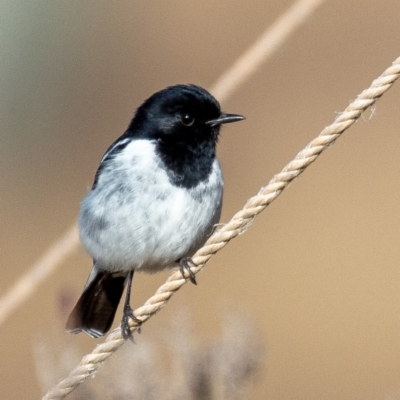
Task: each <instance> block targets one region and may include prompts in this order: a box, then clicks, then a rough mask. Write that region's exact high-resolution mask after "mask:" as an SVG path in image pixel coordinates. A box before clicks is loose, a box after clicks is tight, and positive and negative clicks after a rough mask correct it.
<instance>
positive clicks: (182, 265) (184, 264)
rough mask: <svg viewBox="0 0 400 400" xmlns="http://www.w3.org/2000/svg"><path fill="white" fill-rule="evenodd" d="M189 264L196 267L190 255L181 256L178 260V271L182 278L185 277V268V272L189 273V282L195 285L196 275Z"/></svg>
mask: <svg viewBox="0 0 400 400" xmlns="http://www.w3.org/2000/svg"><path fill="white" fill-rule="evenodd" d="M190 264H192V265H193V266H195V267H196V264H195V263H194V262H193V260H192V259H191V258H190V257H184V258H181V259H180V260H179V271H180V273H181V274H182V277H183V278H184V279H186V276H185V270H186V271H187V273H188V274H189V280H190V282H192V283H193V285H197V282H196V275H195V274H194V272H193V271H192V269H191V268H190Z"/></svg>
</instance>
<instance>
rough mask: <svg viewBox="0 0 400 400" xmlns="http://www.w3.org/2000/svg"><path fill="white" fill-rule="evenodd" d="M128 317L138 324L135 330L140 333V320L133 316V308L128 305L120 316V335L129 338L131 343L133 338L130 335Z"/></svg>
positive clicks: (133, 341) (125, 338)
mask: <svg viewBox="0 0 400 400" xmlns="http://www.w3.org/2000/svg"><path fill="white" fill-rule="evenodd" d="M130 319H131V320H133V321H135V322H136V323H137V324H138V327H137V328H136V330H137V331H138V333H140V331H141V329H140V325H141V324H142V321H141V320H140V319H138V318H136V317H135V315H134V314H133V310H132V308H131V307H130V306H125V307H124V314H123V316H122V321H121V335H122V337H123V339H124V340H127V339H129V340H130V341H131V342H132V343H135V340H134V339H133V335H132V330H131V328H130V326H129V320H130Z"/></svg>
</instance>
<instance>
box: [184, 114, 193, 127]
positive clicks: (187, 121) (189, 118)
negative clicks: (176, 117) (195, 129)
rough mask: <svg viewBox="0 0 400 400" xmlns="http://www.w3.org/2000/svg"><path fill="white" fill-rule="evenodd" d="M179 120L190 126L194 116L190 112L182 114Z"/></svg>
mask: <svg viewBox="0 0 400 400" xmlns="http://www.w3.org/2000/svg"><path fill="white" fill-rule="evenodd" d="M181 122H182V124H183V125H185V126H192V125H193V123H194V117H193V116H192V115H191V114H183V115H182V117H181Z"/></svg>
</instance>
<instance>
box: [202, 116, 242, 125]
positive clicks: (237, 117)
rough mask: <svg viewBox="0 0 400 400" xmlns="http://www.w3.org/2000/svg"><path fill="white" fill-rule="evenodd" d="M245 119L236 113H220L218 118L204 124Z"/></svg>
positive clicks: (227, 122) (226, 122) (220, 123)
mask: <svg viewBox="0 0 400 400" xmlns="http://www.w3.org/2000/svg"><path fill="white" fill-rule="evenodd" d="M243 119H245V118H244V117H243V115H238V114H221V115H220V116H219V118H217V119H212V120H211V121H207V122H206V124H207V125H210V126H218V125H222V124H229V123H230V122H236V121H241V120H243Z"/></svg>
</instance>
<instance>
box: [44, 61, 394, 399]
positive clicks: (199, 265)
mask: <svg viewBox="0 0 400 400" xmlns="http://www.w3.org/2000/svg"><path fill="white" fill-rule="evenodd" d="M399 76H400V57H399V58H397V59H396V60H395V61H394V62H393V64H392V66H391V67H389V68H388V69H387V70H386V71H385V72H384V73H383V74H382V75H381V76H380V77H379V78H377V79H375V80H374V81H373V82H372V84H371V86H370V87H369V88H368V89H366V90H364V91H363V92H362V93H361V94H360V95H358V97H357V98H356V99H355V100H354V101H353V102H352V103H351V104H350V105H349V106H348V107H347V108H346V109H345V110H344V112H343V113H341V114H340V115H338V116H337V117H336V118H335V120H334V121H333V123H332V124H331V125H329V126H327V127H326V128H324V129H323V130H322V132H321V133H320V134H319V135H318V136H317V137H316V138H315V139H314V140H312V141H311V142H310V143H309V144H308V145H307V146H306V147H305V148H304V149H303V150H301V151H300V152H299V153H298V154H297V156H296V157H295V158H294V159H293V160H292V161H291V162H290V163H289V164H288V165H286V167H285V168H284V169H283V170H282V171H281V172H280V173H278V174H277V175H275V176H274V177H273V178H272V180H271V181H270V182H269V184H268V185H267V186H265V187H263V188H261V190H260V191H259V192H258V194H257V195H256V196H254V197H252V198H250V199H249V200H248V201H247V203H246V204H245V206H244V207H243V209H242V210H240V211H239V212H238V213H236V214H235V215H234V216H233V218H232V219H231V220H230V221H229V222H228V223H227V224H226V225H224V226H223V227H222V228H221V229H220V230H218V231H216V232H215V233H214V234H213V235H212V236H211V237H210V238H209V239H208V240H207V242H206V244H205V245H204V246H203V247H202V248H201V249H199V250H198V251H197V252H196V254H195V255H194V256H193V258H192V259H193V262H194V263H195V264H196V266H195V267H192V268H191V269H192V271H193V272H194V273H195V274H197V273H198V272H199V271H200V270H202V269H203V267H204V265H205V264H206V263H207V262H208V260H209V259H210V258H211V257H212V255H213V254H215V253H217V252H218V251H220V250H221V249H222V248H224V247H225V246H226V245H227V243H228V242H229V241H230V240H231V239H233V238H235V237H236V236H237V235H239V234H241V233H243V232H245V231H246V230H247V229H248V227H249V226H250V224H251V223H252V221H253V219H254V218H255V217H256V216H257V215H258V214H259V213H260V212H261V211H263V210H264V209H265V208H266V207H267V206H268V205H269V204H270V203H271V202H272V201H274V200H275V199H276V198H277V197H278V196H279V195H280V194H281V193H282V191H283V190H284V189H285V188H286V187H287V186H288V185H289V183H290V182H291V181H292V180H293V179H294V178H296V177H297V176H299V175H300V174H301V173H302V172H303V171H304V170H305V169H306V168H307V167H308V166H309V165H310V164H311V163H313V162H314V161H315V160H316V159H317V157H318V156H319V155H320V154H321V153H322V152H323V151H324V150H325V149H326V148H327V147H329V146H330V145H331V144H333V143H334V142H335V141H336V139H338V138H339V136H340V135H341V134H342V133H343V132H344V131H345V130H346V129H348V128H349V127H350V126H351V125H353V124H354V122H355V121H356V120H357V119H358V118H359V117H360V115H361V114H362V113H363V112H364V111H365V110H366V109H367V108H368V107H370V106H372V105H373V104H374V103H375V102H376V100H377V99H379V98H380V97H381V96H382V95H383V93H385V92H386V91H387V90H388V89H389V88H390V87H391V86H392V85H393V83H394V82H395V81H396V79H398V78H399ZM185 283H186V279H183V278H182V275H181V273H180V272H179V271H177V272H174V273H172V274H171V275H170V276H169V278H168V279H167V281H166V283H164V284H163V285H162V286H161V287H160V288H159V289H158V290H157V291H156V293H155V294H154V295H153V296H152V297H151V298H150V299H148V300H147V301H146V303H145V304H144V305H143V306H142V307H140V308H137V309H136V310H135V316H136V318H138V319H139V320H140V321H142V323H144V322H145V321H147V320H148V319H149V318H151V317H152V316H153V315H154V314H155V313H156V312H157V311H159V310H160V309H161V308H163V307H164V306H165V305H166V304H167V302H168V300H169V299H170V298H171V296H172V295H173V294H174V293H175V292H176V291H177V290H179V289H180V288H181V287H182V286H183V285H184V284H185ZM130 327H131V330H132V332H133V331H135V330H136V329H137V328H138V323H137V322H135V321H130ZM123 344H124V339H123V338H122V336H121V329H120V328H117V329H114V330H113V331H112V332H111V333H110V334H109V335H108V336H107V338H106V339H105V342H104V343H102V344H99V345H97V346H96V347H95V349H94V350H93V352H92V353H90V354H88V355H86V356H85V357H83V358H82V360H81V362H80V363H79V365H78V366H77V367H75V368H74V369H73V370H72V371H71V373H70V375H69V376H68V377H67V378H65V379H64V380H62V381H61V382H59V383H58V385H56V386H55V387H54V388H53V389H51V390H50V391H49V392H48V393H47V394H46V395H45V396H44V397H43V400H50V399H52V400H55V399H62V398H64V397H65V396H67V395H68V394H69V393H70V392H72V391H73V390H74V389H75V388H76V387H77V386H79V385H80V384H81V383H82V382H83V381H84V380H85V379H87V378H88V377H89V376H91V375H92V374H94V373H95V372H96V371H97V370H98V369H99V367H100V364H101V363H102V362H103V361H105V360H106V359H107V358H108V357H110V356H111V355H112V354H113V353H114V352H115V351H116V350H118V349H119V348H120V347H121V346H122V345H123Z"/></svg>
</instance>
